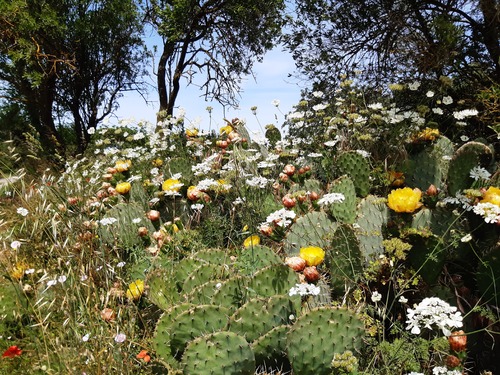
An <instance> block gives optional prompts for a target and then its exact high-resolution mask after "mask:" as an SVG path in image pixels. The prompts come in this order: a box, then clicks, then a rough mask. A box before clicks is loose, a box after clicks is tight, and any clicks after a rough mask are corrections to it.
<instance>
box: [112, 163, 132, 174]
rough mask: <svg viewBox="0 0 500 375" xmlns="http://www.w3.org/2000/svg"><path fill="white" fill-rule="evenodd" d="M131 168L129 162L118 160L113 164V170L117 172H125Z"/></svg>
mask: <svg viewBox="0 0 500 375" xmlns="http://www.w3.org/2000/svg"><path fill="white" fill-rule="evenodd" d="M131 166H132V162H131V161H130V160H118V161H117V162H116V164H115V169H116V171H117V172H120V173H121V172H126V171H128V170H129V168H130V167H131Z"/></svg>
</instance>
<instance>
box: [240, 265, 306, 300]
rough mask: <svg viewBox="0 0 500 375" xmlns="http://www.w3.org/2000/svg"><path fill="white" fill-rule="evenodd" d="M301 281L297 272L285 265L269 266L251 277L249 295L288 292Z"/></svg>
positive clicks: (265, 295)
mask: <svg viewBox="0 0 500 375" xmlns="http://www.w3.org/2000/svg"><path fill="white" fill-rule="evenodd" d="M298 282H299V277H298V276H297V273H296V272H295V271H293V270H292V269H291V268H290V267H288V266H285V265H278V266H269V267H266V268H264V269H262V270H260V271H259V272H257V273H255V275H254V276H253V277H252V278H251V279H250V283H249V287H248V295H250V296H261V297H271V296H274V295H276V294H288V293H289V291H290V288H292V287H293V286H295V284H297V283H298Z"/></svg>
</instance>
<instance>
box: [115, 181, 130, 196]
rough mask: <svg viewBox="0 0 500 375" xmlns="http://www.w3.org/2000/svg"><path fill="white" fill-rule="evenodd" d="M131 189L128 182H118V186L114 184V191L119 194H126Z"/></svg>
mask: <svg viewBox="0 0 500 375" xmlns="http://www.w3.org/2000/svg"><path fill="white" fill-rule="evenodd" d="M131 188H132V185H130V182H120V183H119V184H116V188H115V190H116V192H117V193H119V194H127V193H128V192H129V191H130V189H131Z"/></svg>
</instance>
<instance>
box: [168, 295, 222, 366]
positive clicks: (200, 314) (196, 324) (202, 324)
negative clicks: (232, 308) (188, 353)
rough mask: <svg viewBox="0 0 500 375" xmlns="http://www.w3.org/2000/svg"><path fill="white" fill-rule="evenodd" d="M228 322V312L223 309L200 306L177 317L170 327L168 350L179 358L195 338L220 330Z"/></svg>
mask: <svg viewBox="0 0 500 375" xmlns="http://www.w3.org/2000/svg"><path fill="white" fill-rule="evenodd" d="M227 322H228V310H227V309H225V308H224V307H220V306H213V305H201V306H196V307H193V308H191V309H189V310H187V311H184V312H183V313H181V314H180V315H178V316H177V317H176V318H175V319H174V320H173V321H172V323H171V326H170V350H171V353H172V355H173V356H174V357H175V358H179V359H180V358H181V356H182V353H184V349H185V347H186V345H187V344H188V343H189V342H190V341H191V340H193V339H195V338H196V337H200V336H202V335H204V334H207V333H212V332H215V331H219V330H222V329H223V328H224V327H226V325H227Z"/></svg>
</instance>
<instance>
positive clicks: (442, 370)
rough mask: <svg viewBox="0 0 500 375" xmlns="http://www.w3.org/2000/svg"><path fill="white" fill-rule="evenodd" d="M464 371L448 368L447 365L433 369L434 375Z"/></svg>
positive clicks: (453, 374)
mask: <svg viewBox="0 0 500 375" xmlns="http://www.w3.org/2000/svg"><path fill="white" fill-rule="evenodd" d="M461 374H462V371H458V370H448V368H446V367H445V366H436V367H434V368H433V369H432V375H461Z"/></svg>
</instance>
